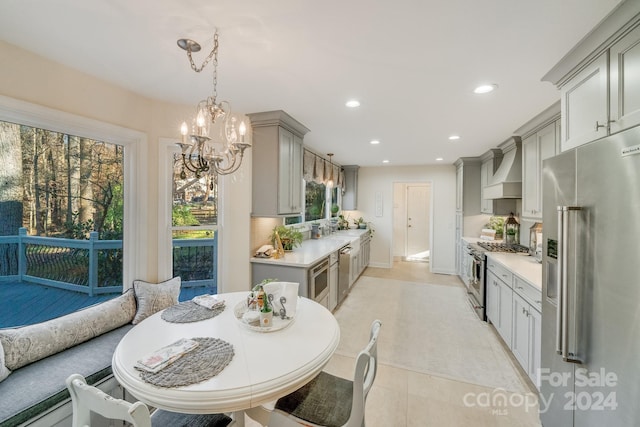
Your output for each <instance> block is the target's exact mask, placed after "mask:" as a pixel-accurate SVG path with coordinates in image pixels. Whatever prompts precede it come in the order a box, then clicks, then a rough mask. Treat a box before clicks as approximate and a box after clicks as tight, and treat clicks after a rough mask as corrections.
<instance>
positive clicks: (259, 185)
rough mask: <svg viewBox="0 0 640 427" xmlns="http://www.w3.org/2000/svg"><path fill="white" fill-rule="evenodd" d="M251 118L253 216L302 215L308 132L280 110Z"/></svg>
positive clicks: (251, 115) (253, 115) (250, 115)
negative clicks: (306, 137)
mask: <svg viewBox="0 0 640 427" xmlns="http://www.w3.org/2000/svg"><path fill="white" fill-rule="evenodd" d="M248 116H249V119H250V120H251V127H252V128H253V139H252V141H253V146H252V148H251V150H252V158H253V162H252V163H253V168H252V185H253V188H252V191H253V197H252V201H253V206H252V215H253V216H266V217H269V216H292V215H300V214H301V213H302V211H303V209H304V207H303V205H302V201H303V186H302V155H303V149H302V139H303V137H304V135H305V134H306V133H307V132H309V129H307V128H306V127H305V126H304V125H302V124H301V123H300V122H298V121H297V120H295V119H294V118H293V117H291V116H290V115H288V114H287V113H285V112H284V111H281V110H278V111H268V112H264V113H254V114H248Z"/></svg>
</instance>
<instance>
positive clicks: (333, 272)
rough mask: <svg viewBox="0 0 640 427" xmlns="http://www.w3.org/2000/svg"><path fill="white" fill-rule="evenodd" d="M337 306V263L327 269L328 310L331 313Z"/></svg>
mask: <svg viewBox="0 0 640 427" xmlns="http://www.w3.org/2000/svg"><path fill="white" fill-rule="evenodd" d="M337 305H338V263H337V262H336V263H334V264H333V265H332V266H331V268H330V269H329V310H331V311H333V309H334V308H336V306H337Z"/></svg>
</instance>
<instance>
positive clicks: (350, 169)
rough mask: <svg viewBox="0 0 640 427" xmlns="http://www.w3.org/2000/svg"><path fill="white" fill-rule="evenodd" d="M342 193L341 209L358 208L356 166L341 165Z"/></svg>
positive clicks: (350, 209) (351, 209)
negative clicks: (342, 171)
mask: <svg viewBox="0 0 640 427" xmlns="http://www.w3.org/2000/svg"><path fill="white" fill-rule="evenodd" d="M342 169H343V170H344V183H345V188H344V194H343V195H342V210H344V211H355V210H357V209H358V166H355V165H348V166H343V168H342Z"/></svg>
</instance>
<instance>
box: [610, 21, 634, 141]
mask: <svg viewBox="0 0 640 427" xmlns="http://www.w3.org/2000/svg"><path fill="white" fill-rule="evenodd" d="M609 58H610V59H609V74H610V91H611V93H610V97H611V101H610V103H609V108H610V111H609V117H610V119H611V120H612V122H611V133H615V132H620V131H623V130H625V129H629V128H631V127H633V126H636V125H639V124H640V78H638V73H639V71H638V70H640V26H638V27H637V28H636V29H635V30H633V31H631V32H630V33H629V34H627V35H626V36H625V37H623V38H622V39H621V40H620V41H618V42H617V43H616V44H614V45H613V46H611V49H610V50H609Z"/></svg>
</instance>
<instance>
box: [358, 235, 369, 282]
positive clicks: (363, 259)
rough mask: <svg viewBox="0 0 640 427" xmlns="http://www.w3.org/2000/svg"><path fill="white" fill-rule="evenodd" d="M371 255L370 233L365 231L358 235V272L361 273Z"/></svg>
mask: <svg viewBox="0 0 640 427" xmlns="http://www.w3.org/2000/svg"><path fill="white" fill-rule="evenodd" d="M370 255H371V234H369V233H365V234H363V235H362V236H360V251H359V256H358V265H359V271H360V273H359V274H362V272H363V271H364V269H365V268H367V266H369V258H370Z"/></svg>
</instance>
